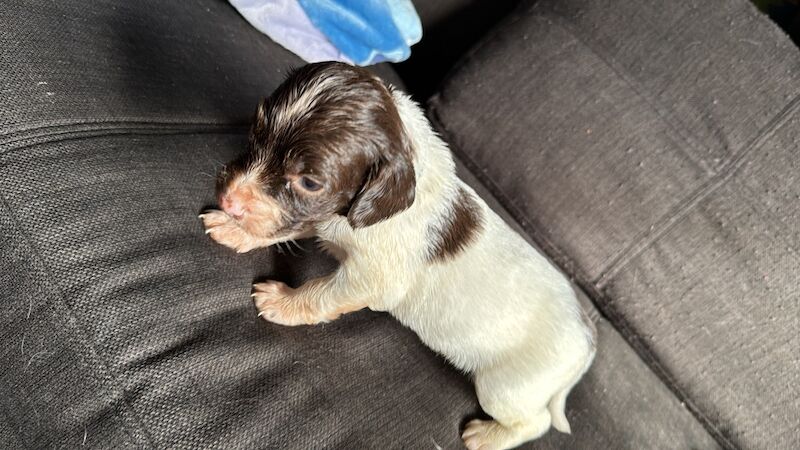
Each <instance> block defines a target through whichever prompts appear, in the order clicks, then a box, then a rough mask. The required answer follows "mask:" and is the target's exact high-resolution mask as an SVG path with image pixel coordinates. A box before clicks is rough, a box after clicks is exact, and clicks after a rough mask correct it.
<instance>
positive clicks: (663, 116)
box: [537, 3, 715, 174]
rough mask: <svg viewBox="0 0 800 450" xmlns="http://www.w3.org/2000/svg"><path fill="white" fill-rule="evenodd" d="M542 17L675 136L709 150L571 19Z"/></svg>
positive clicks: (553, 13)
mask: <svg viewBox="0 0 800 450" xmlns="http://www.w3.org/2000/svg"><path fill="white" fill-rule="evenodd" d="M537 4H538V3H537ZM540 17H542V18H546V19H552V20H553V22H552V23H553V24H555V25H556V26H558V27H560V28H561V29H562V30H564V31H566V32H567V33H568V34H569V35H571V36H572V37H573V38H575V40H576V41H578V43H580V45H582V46H583V47H584V48H586V49H587V50H589V51H590V52H591V53H592V54H593V55H594V56H595V57H597V59H599V60H600V61H601V62H602V63H603V64H604V65H605V66H606V67H608V68H609V69H611V71H612V72H614V75H616V76H617V77H619V79H620V80H622V81H623V82H624V83H625V84H626V85H627V86H628V87H629V88H630V89H631V90H632V91H633V92H634V93H635V94H636V96H637V97H638V98H640V99H641V100H642V101H644V103H645V104H646V105H647V106H648V107H649V108H650V109H651V110H652V111H653V112H654V113H655V114H656V116H658V118H659V120H660V121H661V122H662V123H663V124H665V125H666V126H667V127H668V128H669V130H670V131H671V132H672V133H673V136H677V137H678V138H680V140H681V141H683V143H685V144H686V146H687V147H691V148H692V149H693V150H695V151H699V150H701V149H704V150H709V147H708V146H706V145H704V144H702V143H700V142H699V141H697V140H696V139H695V137H694V136H693V135H692V133H691V132H687V131H686V130H684V128H685V127H684V126H683V124H682V123H681V121H680V120H679V119H677V118H676V117H675V114H674V113H673V109H672V108H669V107H667V106H666V105H664V104H663V103H662V102H660V101H659V100H657V99H655V98H653V97H651V96H650V95H647V94H646V92H647V89H646V88H645V87H644V86H643V85H642V84H641V83H640V82H638V81H636V80H635V79H632V78H630V77H628V76H627V70H625V69H624V68H623V67H619V66H618V65H617V64H616V63H615V62H614V58H612V57H610V56H609V55H608V54H607V53H606V52H604V51H601V50H600V49H598V48H597V47H596V46H594V45H591V44H590V43H589V42H588V41H587V40H586V39H585V36H584V34H583V33H580V32H579V31H578V30H576V29H575V27H573V26H572V25H571V24H570V23H569V20H568V19H567V18H566V17H564V16H563V15H561V14H559V13H557V12H556V11H554V10H552V9H548V10H545V11H543V13H542V14H541V16H540ZM678 150H679V151H680V152H681V153H683V154H684V155H685V156H686V157H687V158H688V159H689V160H690V161H691V162H692V163H693V164H694V165H695V166H696V167H698V168H699V169H701V170H703V171H704V172H706V173H707V174H713V173H714V172H715V171H714V169H712V168H711V167H707V166H706V164H704V163H703V162H702V161H701V160H698V158H697V157H696V156H695V155H694V154H692V153H689V152H685V151H684V149H683V147H682V146H678Z"/></svg>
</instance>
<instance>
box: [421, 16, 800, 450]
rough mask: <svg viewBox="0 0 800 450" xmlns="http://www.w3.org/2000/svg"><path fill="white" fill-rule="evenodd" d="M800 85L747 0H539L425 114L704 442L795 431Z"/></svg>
mask: <svg viewBox="0 0 800 450" xmlns="http://www.w3.org/2000/svg"><path fill="white" fill-rule="evenodd" d="M501 67H502V70H499V69H498V68H501ZM798 94H800V54H798V51H797V49H796V48H795V47H794V46H793V44H792V43H791V42H790V41H789V40H788V39H787V38H786V36H785V35H783V34H782V32H781V31H779V30H778V29H777V28H776V27H775V26H774V25H773V24H772V23H770V22H769V20H768V19H767V18H766V17H764V16H762V15H761V14H760V13H758V12H757V11H756V9H755V8H754V7H753V6H752V5H751V4H750V3H749V2H747V1H745V0H735V1H723V0H714V1H703V2H700V1H697V2H668V3H664V2H656V1H643V2H627V1H622V0H606V1H595V2H587V1H582V0H566V1H564V0H558V1H556V0H541V1H539V2H537V3H535V4H534V5H533V6H530V5H528V6H525V7H524V8H521V9H520V10H519V11H518V12H517V13H515V14H514V15H513V17H511V18H510V19H509V20H508V21H507V22H506V23H505V24H504V25H503V26H502V27H500V28H499V29H498V30H496V32H495V34H494V37H493V38H492V39H488V40H486V41H485V42H484V43H483V44H482V45H481V46H480V47H479V48H478V49H476V50H475V51H474V52H473V53H472V54H471V55H470V56H469V57H468V58H466V60H465V61H464V62H463V64H462V66H461V67H460V68H459V70H457V71H456V72H455V74H454V75H453V77H452V78H451V79H450V80H449V81H448V82H447V83H446V85H445V86H444V88H443V89H442V91H441V93H440V94H439V95H438V97H437V98H435V99H434V100H433V101H432V108H433V111H432V115H433V116H434V117H435V118H436V120H437V121H438V122H439V124H440V127H441V129H442V130H443V131H444V133H445V134H446V135H447V136H448V137H449V138H450V140H451V141H452V142H453V143H455V144H456V148H457V150H458V151H459V154H460V155H461V156H462V157H463V158H464V160H465V162H467V165H468V166H469V167H470V168H471V169H473V170H474V171H475V172H476V173H477V174H479V175H480V178H481V179H482V180H483V181H484V182H486V183H488V184H489V185H491V190H492V192H493V193H494V194H496V195H497V196H498V197H499V198H500V199H501V200H502V202H503V203H504V205H505V206H507V207H508V208H509V209H510V210H511V211H512V212H513V213H514V216H515V218H517V219H518V220H519V221H520V222H521V223H522V224H523V225H524V226H525V229H526V231H527V232H528V233H529V234H530V235H532V236H533V237H534V238H535V240H536V241H537V242H538V243H540V244H542V245H543V246H544V248H545V249H546V250H547V251H548V252H549V253H550V254H551V255H552V256H553V257H554V258H555V259H556V260H557V261H558V262H559V263H560V264H561V265H562V266H563V267H565V268H566V269H567V270H568V271H569V272H570V273H571V274H572V275H573V276H575V278H576V279H577V280H578V282H579V283H580V284H581V285H582V286H583V287H584V288H585V289H587V290H588V291H589V292H590V293H591V294H592V295H593V296H594V297H595V300H596V301H598V302H599V304H600V306H601V307H602V309H603V310H604V312H605V313H606V314H607V315H608V316H609V317H610V318H611V319H612V321H613V322H614V323H615V325H616V326H618V327H619V328H620V329H621V331H622V332H623V333H624V334H625V335H626V338H627V339H628V340H629V341H630V342H631V343H632V344H633V345H634V346H635V347H636V348H637V350H639V352H640V354H641V355H642V356H643V357H644V358H646V359H647V360H648V362H649V363H650V364H652V365H653V367H654V369H655V370H657V371H658V372H659V374H660V376H661V377H662V378H663V379H665V380H666V381H668V382H669V383H670V385H671V386H672V388H673V390H675V391H676V392H678V393H680V394H681V396H682V397H683V398H684V400H686V401H687V402H688V404H689V406H690V407H691V408H692V409H693V411H694V413H695V414H696V415H698V417H700V418H702V420H703V421H704V422H705V424H706V426H707V427H708V428H709V429H710V430H712V431H713V432H714V433H715V435H716V436H717V438H718V439H719V440H720V442H723V443H725V444H727V445H736V444H739V445H744V446H748V447H749V446H754V445H757V444H759V443H761V444H763V443H770V444H773V445H777V446H779V447H787V446H789V447H791V446H797V445H798V443H800V441H798V435H797V433H796V425H797V421H796V417H797V416H798V415H800V396H798V395H787V392H793V393H794V394H796V392H795V389H794V388H793V387H790V386H793V385H794V384H797V381H798V380H800V379H798V376H797V370H796V368H797V363H798V360H797V358H795V357H794V356H791V354H790V353H789V351H790V349H793V348H796V347H797V346H798V344H800V339H799V338H798V335H797V333H796V332H794V330H795V329H796V328H797V325H798V317H800V307H799V306H798V303H797V292H796V285H797V278H796V276H797V275H796V273H795V271H793V270H791V269H788V268H790V267H797V265H798V262H800V261H798V256H797V252H796V251H795V247H797V242H798V235H797V234H796V230H795V229H793V228H792V227H791V226H790V225H789V224H791V223H793V221H794V219H795V216H796V215H797V213H798V212H799V211H798V204H800V203H798V202H797V198H796V197H794V196H793V195H794V194H792V192H796V190H797V186H796V182H797V176H796V175H794V174H795V172H794V171H793V170H794V167H793V166H792V164H793V160H792V158H791V156H790V155H792V154H793V152H795V151H796V150H797V142H798V141H797V136H796V134H795V131H794V130H795V129H796V126H795V125H794V123H795V117H796V116H797V114H798V113H797V110H798V105H799V104H800V100H798ZM743 349H746V351H745V352H742V351H741V350H743ZM773 351H777V352H778V353H776V354H774V356H772V355H773V353H772V352H773ZM767 354H769V355H770V356H767ZM766 418H770V419H769V420H767V419H766ZM793 419H794V420H793Z"/></svg>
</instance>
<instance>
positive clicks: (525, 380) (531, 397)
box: [462, 355, 563, 450]
mask: <svg viewBox="0 0 800 450" xmlns="http://www.w3.org/2000/svg"><path fill="white" fill-rule="evenodd" d="M518 356H520V358H517V359H514V360H509V361H504V362H502V363H497V364H494V365H492V366H491V367H489V368H484V369H478V370H477V371H476V372H475V391H476V393H477V394H478V401H479V402H480V404H481V408H483V410H484V411H485V412H486V413H487V414H489V415H490V416H492V418H493V419H494V420H490V421H483V420H473V421H471V422H469V423H468V424H467V426H466V428H465V429H464V433H463V434H462V439H464V444H465V445H466V446H467V448H468V449H470V450H474V449H480V450H490V449H494V450H501V449H508V448H513V447H516V446H518V445H520V444H522V443H523V442H526V441H530V440H532V439H536V438H538V437H540V436H541V435H543V434H544V433H546V432H547V430H548V429H550V426H551V424H552V419H553V418H552V416H551V415H550V410H549V409H548V404H549V403H550V401H551V399H552V397H553V394H554V393H555V392H557V391H558V389H559V387H560V386H559V385H560V384H563V380H562V378H561V377H560V376H559V375H561V372H563V370H562V369H561V368H559V367H557V366H556V367H552V366H547V365H542V364H537V362H536V361H535V360H528V359H526V358H524V355H518Z"/></svg>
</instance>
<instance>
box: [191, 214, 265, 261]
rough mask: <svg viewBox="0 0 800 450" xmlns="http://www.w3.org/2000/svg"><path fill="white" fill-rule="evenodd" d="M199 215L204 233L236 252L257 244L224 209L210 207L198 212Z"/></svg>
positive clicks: (245, 250)
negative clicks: (201, 212)
mask: <svg viewBox="0 0 800 450" xmlns="http://www.w3.org/2000/svg"><path fill="white" fill-rule="evenodd" d="M199 217H200V219H201V220H202V221H203V226H204V227H205V229H206V234H207V235H209V236H210V237H211V239H213V240H214V241H216V242H217V243H219V244H222V245H224V246H226V247H228V248H232V249H234V250H236V251H237V252H238V253H245V252H249V251H250V250H252V249H254V248H255V247H256V246H257V245H256V242H255V240H254V239H253V238H252V237H251V236H250V235H249V234H247V232H245V231H244V230H243V229H241V228H240V227H239V225H238V224H237V223H236V221H235V220H234V219H233V217H231V216H229V215H228V214H226V213H225V212H224V211H219V210H216V209H212V210H210V211H206V212H204V213H203V214H200V216H199Z"/></svg>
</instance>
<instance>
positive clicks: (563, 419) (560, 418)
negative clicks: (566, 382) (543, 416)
mask: <svg viewBox="0 0 800 450" xmlns="http://www.w3.org/2000/svg"><path fill="white" fill-rule="evenodd" d="M570 389H572V386H570V387H568V388H566V389H562V390H560V391H558V392H557V393H556V395H554V396H553V398H552V399H550V403H548V404H547V409H549V410H550V417H551V419H552V421H553V428H555V429H556V430H558V431H560V432H562V433H566V434H571V433H572V429H571V428H570V426H569V421H568V420H567V416H566V414H564V409H565V408H566V406H567V394H569V391H570Z"/></svg>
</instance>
